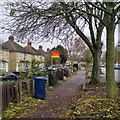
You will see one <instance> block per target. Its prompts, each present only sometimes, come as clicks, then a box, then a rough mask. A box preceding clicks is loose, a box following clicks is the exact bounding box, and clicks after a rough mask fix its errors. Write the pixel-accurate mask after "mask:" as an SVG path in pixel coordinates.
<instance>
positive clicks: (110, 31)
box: [106, 19, 116, 98]
mask: <svg viewBox="0 0 120 120" xmlns="http://www.w3.org/2000/svg"><path fill="white" fill-rule="evenodd" d="M106 29H107V51H106V94H107V97H109V98H115V97H116V85H115V75H114V58H115V56H114V30H115V28H114V21H112V19H111V22H110V24H109V25H107V27H106Z"/></svg>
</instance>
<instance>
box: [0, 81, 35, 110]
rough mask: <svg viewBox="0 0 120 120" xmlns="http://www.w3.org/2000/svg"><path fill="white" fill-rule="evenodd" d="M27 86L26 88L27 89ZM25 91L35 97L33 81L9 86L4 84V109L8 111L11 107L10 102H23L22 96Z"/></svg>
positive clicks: (14, 82)
mask: <svg viewBox="0 0 120 120" xmlns="http://www.w3.org/2000/svg"><path fill="white" fill-rule="evenodd" d="M25 86H26V87H25ZM24 89H26V90H27V93H28V94H31V95H34V85H33V80H28V81H24V80H18V81H13V82H11V83H9V84H6V83H3V84H2V109H3V110H4V109H6V108H8V106H9V102H13V103H19V102H20V101H21V94H22V91H24Z"/></svg>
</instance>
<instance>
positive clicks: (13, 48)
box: [2, 40, 25, 52]
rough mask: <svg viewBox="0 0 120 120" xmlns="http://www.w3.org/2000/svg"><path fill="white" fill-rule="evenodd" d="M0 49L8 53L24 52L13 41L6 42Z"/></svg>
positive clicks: (22, 48)
mask: <svg viewBox="0 0 120 120" xmlns="http://www.w3.org/2000/svg"><path fill="white" fill-rule="evenodd" d="M2 48H6V49H8V50H9V51H16V52H25V49H24V47H22V46H20V45H19V44H17V43H16V42H14V41H12V42H11V41H10V40H8V41H7V42H5V43H3V44H2Z"/></svg>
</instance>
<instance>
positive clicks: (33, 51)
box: [24, 45, 39, 55]
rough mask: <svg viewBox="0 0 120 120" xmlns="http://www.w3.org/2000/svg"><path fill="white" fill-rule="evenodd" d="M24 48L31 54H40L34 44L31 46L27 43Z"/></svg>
mask: <svg viewBox="0 0 120 120" xmlns="http://www.w3.org/2000/svg"><path fill="white" fill-rule="evenodd" d="M24 48H25V51H26V52H27V53H30V54H33V55H39V52H38V51H37V50H36V49H35V48H33V47H32V46H30V45H27V46H26V47H24Z"/></svg>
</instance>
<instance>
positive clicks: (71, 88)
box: [27, 71, 87, 118]
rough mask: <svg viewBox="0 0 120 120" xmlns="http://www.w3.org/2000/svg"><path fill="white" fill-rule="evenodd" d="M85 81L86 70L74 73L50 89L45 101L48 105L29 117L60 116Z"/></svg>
mask: <svg viewBox="0 0 120 120" xmlns="http://www.w3.org/2000/svg"><path fill="white" fill-rule="evenodd" d="M84 82H87V80H86V79H85V71H78V74H77V75H73V76H72V77H69V78H68V79H67V80H65V81H62V82H61V83H60V84H59V85H58V86H57V87H55V88H54V89H53V91H50V93H49V95H46V99H45V101H47V102H48V106H46V107H43V108H42V109H41V110H39V111H36V112H34V113H32V114H30V116H27V117H31V118H59V117H60V115H62V113H63V112H64V110H65V109H66V108H67V107H68V101H69V100H70V99H71V98H72V97H73V95H74V93H75V92H76V90H77V88H78V87H79V86H80V85H82V84H83V83H84Z"/></svg>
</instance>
